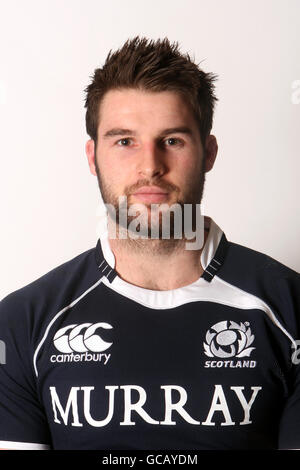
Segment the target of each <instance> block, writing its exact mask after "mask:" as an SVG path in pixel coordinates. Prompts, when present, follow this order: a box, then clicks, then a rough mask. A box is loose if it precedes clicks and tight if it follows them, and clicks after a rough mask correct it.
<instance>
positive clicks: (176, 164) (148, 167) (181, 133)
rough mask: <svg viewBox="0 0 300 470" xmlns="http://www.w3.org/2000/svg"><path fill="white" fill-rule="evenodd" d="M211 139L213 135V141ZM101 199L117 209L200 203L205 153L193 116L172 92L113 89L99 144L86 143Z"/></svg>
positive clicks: (107, 98) (104, 110)
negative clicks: (123, 198) (121, 202)
mask: <svg viewBox="0 0 300 470" xmlns="http://www.w3.org/2000/svg"><path fill="white" fill-rule="evenodd" d="M211 137H212V136H211ZM86 149H87V154H88V158H89V164H90V168H91V172H92V173H93V174H97V177H98V182H99V187H100V190H101V194H102V198H103V200H104V202H105V203H106V204H107V203H109V204H112V205H113V206H114V207H115V208H117V207H118V204H119V200H118V198H119V196H127V205H128V207H129V206H130V205H131V204H134V203H139V204H141V203H142V204H144V205H147V206H148V207H149V210H150V204H162V203H167V204H168V205H169V206H170V205H172V204H174V203H179V204H181V205H183V204H188V203H189V204H196V203H200V202H201V198H202V193H203V187H204V181H205V177H204V175H205V171H208V170H207V169H206V168H205V166H204V149H203V146H202V143H201V138H200V133H199V130H198V128H197V124H196V121H195V119H194V116H193V113H192V111H191V109H190V107H189V106H188V105H187V103H186V102H185V101H184V100H183V98H182V97H181V96H179V95H178V94H176V93H174V92H170V91H164V92H150V91H142V90H137V89H121V90H111V91H109V92H107V93H106V95H105V96H104V99H103V101H102V103H101V107H100V118H99V126H98V143H97V148H96V149H95V152H94V154H93V151H94V149H93V141H89V142H88V143H87V147H86Z"/></svg>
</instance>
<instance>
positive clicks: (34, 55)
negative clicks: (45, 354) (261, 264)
mask: <svg viewBox="0 0 300 470" xmlns="http://www.w3.org/2000/svg"><path fill="white" fill-rule="evenodd" d="M136 35H141V36H146V37H148V38H152V39H157V38H162V37H165V36H167V37H168V38H169V39H170V40H171V41H178V42H179V44H180V47H181V50H182V52H188V53H189V54H191V56H192V57H194V58H195V60H196V62H198V63H199V62H201V67H202V68H203V69H204V70H205V71H206V72H213V73H216V74H217V75H218V76H219V79H218V81H217V83H216V93H217V96H218V98H219V102H218V104H217V107H216V113H215V119H214V126H213V131H212V133H213V134H214V135H216V137H217V140H218V143H219V152H218V156H217V160H216V163H215V166H214V168H213V169H212V171H211V172H210V173H208V174H207V177H206V185H205V192H204V199H203V204H202V210H203V212H204V213H205V214H206V215H209V216H211V217H213V218H214V220H215V221H216V223H217V224H218V225H219V226H220V227H221V228H222V229H223V230H224V232H225V234H226V236H227V238H228V239H229V240H231V241H234V242H236V243H239V244H242V245H246V246H248V247H250V248H253V249H255V250H258V251H261V252H263V253H266V254H268V255H270V256H272V257H273V258H275V259H277V260H279V261H280V262H282V263H284V264H286V265H288V266H289V267H291V268H293V269H295V270H296V271H300V250H299V240H300V220H299V213H300V197H299V196H300V189H299V175H300V155H299V150H300V141H299V127H300V126H299V123H300V59H299V58H300V1H299V0H288V1H286V0H251V1H250V0H226V1H224V0H212V1H209V2H208V1H206V0H205V1H204V0H185V1H181V0H180V1H179V0H164V1H159V0H152V1H151V2H142V1H139V0H128V1H126V2H124V1H122V0H112V1H110V2H107V1H101V0H26V1H23V0H1V1H0V51H1V56H0V57H1V61H0V64H1V71H0V104H1V107H0V134H1V139H0V145H1V172H0V175H1V176H0V178H1V180H0V191H1V239H0V241H1V243H0V250H1V253H0V255H1V283H0V298H3V297H4V296H5V295H7V294H9V293H10V292H12V291H14V290H16V289H18V288H20V287H23V286H24V285H26V284H28V283H30V282H32V281H33V280H35V279H37V278H38V277H40V276H42V275H43V274H45V273H46V272H48V271H49V270H51V269H53V268H55V267H56V266H58V265H59V264H62V263H64V262H65V261H68V260H69V259H71V258H73V257H75V256H77V255H78V254H80V253H81V252H83V251H85V250H88V249H89V248H92V247H94V246H95V245H96V241H97V237H98V236H97V223H98V220H97V208H98V205H99V201H100V198H99V190H98V184H97V180H96V178H95V177H94V176H93V175H91V173H90V171H89V167H88V162H87V157H86V155H85V151H84V146H85V142H86V140H87V139H88V136H87V135H86V132H85V110H84V106H83V105H84V92H83V90H84V88H85V87H86V86H87V85H88V84H89V83H90V76H91V75H92V74H93V71H94V69H95V68H97V67H100V66H102V65H103V62H104V60H105V58H106V55H107V53H108V52H109V50H110V49H116V48H118V47H120V46H121V45H122V44H123V43H124V41H125V40H126V39H128V38H132V37H134V36H136ZM245 269H246V268H245Z"/></svg>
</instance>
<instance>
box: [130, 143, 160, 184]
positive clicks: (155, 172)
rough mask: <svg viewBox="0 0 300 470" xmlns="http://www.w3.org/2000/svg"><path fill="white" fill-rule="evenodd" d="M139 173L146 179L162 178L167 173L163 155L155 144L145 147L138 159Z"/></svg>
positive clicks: (148, 144)
mask: <svg viewBox="0 0 300 470" xmlns="http://www.w3.org/2000/svg"><path fill="white" fill-rule="evenodd" d="M137 171H138V173H139V175H140V176H143V177H146V178H153V177H155V176H156V177H158V176H162V175H163V174H164V173H165V172H166V163H165V162H164V159H163V154H162V152H161V151H160V149H159V148H158V147H157V145H156V144H155V143H147V144H145V145H143V148H142V149H141V152H140V155H139V157H138V163H137Z"/></svg>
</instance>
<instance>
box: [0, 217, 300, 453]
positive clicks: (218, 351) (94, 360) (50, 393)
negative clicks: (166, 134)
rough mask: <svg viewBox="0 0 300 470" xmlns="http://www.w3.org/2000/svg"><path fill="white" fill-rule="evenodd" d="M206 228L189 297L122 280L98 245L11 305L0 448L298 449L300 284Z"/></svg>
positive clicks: (4, 315)
mask: <svg viewBox="0 0 300 470" xmlns="http://www.w3.org/2000/svg"><path fill="white" fill-rule="evenodd" d="M205 221H206V225H207V230H208V231H209V232H208V237H207V240H206V242H205V245H204V247H203V250H202V253H201V264H202V266H203V268H204V273H203V275H202V276H201V277H200V278H199V279H198V280H197V281H196V282H194V283H192V284H190V285H188V286H185V287H181V288H178V289H174V290H168V291H154V290H148V289H144V288H141V287H137V286H134V285H132V284H129V283H127V282H125V281H124V280H122V279H121V278H120V277H119V276H118V275H117V273H116V271H115V270H114V256H113V254H112V252H111V250H110V246H109V242H108V240H107V239H103V240H102V239H101V240H100V239H99V240H98V241H97V245H96V247H95V248H92V249H89V250H87V251H85V252H84V253H82V254H80V255H79V256H76V257H75V258H73V259H71V260H70V261H68V262H66V263H64V264H62V265H60V266H58V267H57V268H55V269H53V270H51V271H50V272H48V273H47V274H45V275H44V276H42V277H40V278H39V279H37V280H35V281H34V282H32V283H30V284H28V285H27V286H25V287H23V288H21V289H18V290H16V291H15V292H12V293H10V294H9V295H7V296H6V297H5V298H4V299H3V300H2V301H1V302H0V339H1V340H2V343H1V344H2V346H3V345H5V352H6V357H5V361H4V360H2V362H5V363H2V364H1V365H0V447H1V448H14V449H17V448H19V449H96V450H97V449H110V450H113V449H143V450H147V449H194V450H196V449H199V450H201V449H210V450H212V449H277V448H283V449H290V448H293V449H297V448H300V368H299V365H298V362H300V358H299V357H298V355H297V346H298V343H297V341H298V338H300V332H299V313H300V293H299V292H300V289H299V288H300V275H299V274H298V273H296V272H295V271H293V270H292V269H290V268H288V267H286V266H284V265H283V264H281V263H279V262H278V261H276V260H274V259H272V258H271V257H269V256H267V255H265V254H262V253H259V252H257V251H254V250H252V249H249V248H246V247H244V246H241V245H238V244H236V243H233V242H230V241H228V240H227V238H226V236H225V234H224V232H223V231H222V230H221V229H220V228H219V227H218V225H217V224H216V223H215V222H214V221H213V220H212V219H211V218H209V217H206V218H205ZM157 275H158V276H159V273H157ZM2 359H3V355H2Z"/></svg>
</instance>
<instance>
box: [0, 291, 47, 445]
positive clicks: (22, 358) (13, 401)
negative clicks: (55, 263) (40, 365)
mask: <svg viewBox="0 0 300 470" xmlns="http://www.w3.org/2000/svg"><path fill="white" fill-rule="evenodd" d="M29 309H30V301H27V300H26V298H24V294H20V293H19V291H15V292H13V293H11V294H9V295H8V296H7V297H5V298H4V299H2V300H1V302H0V448H1V449H24V450H25V449H26V450H31V449H32V450H42V449H50V448H51V437H50V432H49V428H48V425H47V420H46V416H45V413H44V411H43V406H42V404H41V403H40V400H39V396H38V392H37V388H36V381H35V376H34V371H33V366H32V347H33V344H32V335H33V331H34V328H35V327H34V322H33V320H32V316H30V315H29Z"/></svg>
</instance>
